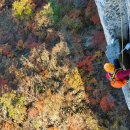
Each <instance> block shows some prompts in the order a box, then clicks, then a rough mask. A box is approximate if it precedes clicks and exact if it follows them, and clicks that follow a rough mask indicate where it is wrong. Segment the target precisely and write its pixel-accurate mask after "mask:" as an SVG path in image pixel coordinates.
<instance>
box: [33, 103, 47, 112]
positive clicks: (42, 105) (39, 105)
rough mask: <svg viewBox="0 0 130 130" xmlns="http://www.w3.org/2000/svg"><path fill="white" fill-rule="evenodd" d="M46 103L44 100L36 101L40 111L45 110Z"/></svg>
mask: <svg viewBox="0 0 130 130" xmlns="http://www.w3.org/2000/svg"><path fill="white" fill-rule="evenodd" d="M44 105H45V103H44V101H43V100H39V101H37V102H36V104H35V107H36V108H37V109H38V111H39V112H43V108H44Z"/></svg>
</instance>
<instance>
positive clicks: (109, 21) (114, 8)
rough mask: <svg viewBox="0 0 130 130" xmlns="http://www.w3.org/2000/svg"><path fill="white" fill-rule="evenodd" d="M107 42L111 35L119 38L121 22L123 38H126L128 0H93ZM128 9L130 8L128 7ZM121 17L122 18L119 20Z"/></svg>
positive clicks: (109, 40)
mask: <svg viewBox="0 0 130 130" xmlns="http://www.w3.org/2000/svg"><path fill="white" fill-rule="evenodd" d="M95 2H96V5H97V8H98V12H99V16H100V20H101V23H102V26H103V29H104V34H105V37H106V41H107V44H109V43H110V42H111V39H112V37H115V38H121V23H122V26H123V28H122V30H123V37H124V40H126V41H127V40H128V27H129V25H128V16H127V14H128V0H95ZM129 10H130V9H129ZM121 19H122V20H121Z"/></svg>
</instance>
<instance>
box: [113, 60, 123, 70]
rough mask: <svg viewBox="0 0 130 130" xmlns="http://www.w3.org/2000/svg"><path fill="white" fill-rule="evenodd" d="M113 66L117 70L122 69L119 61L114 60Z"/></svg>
mask: <svg viewBox="0 0 130 130" xmlns="http://www.w3.org/2000/svg"><path fill="white" fill-rule="evenodd" d="M113 64H114V66H115V69H120V68H121V65H120V62H119V60H118V59H114V61H113Z"/></svg>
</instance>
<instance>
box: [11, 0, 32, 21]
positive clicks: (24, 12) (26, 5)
mask: <svg viewBox="0 0 130 130" xmlns="http://www.w3.org/2000/svg"><path fill="white" fill-rule="evenodd" d="M13 11H14V16H15V17H16V18H18V19H20V20H23V19H26V20H29V19H30V18H31V17H32V15H33V5H32V4H31V1H30V0H20V1H18V0H17V1H15V2H14V3H13Z"/></svg>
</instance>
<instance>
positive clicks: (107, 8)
mask: <svg viewBox="0 0 130 130" xmlns="http://www.w3.org/2000/svg"><path fill="white" fill-rule="evenodd" d="M95 2H96V5H97V8H98V12H99V16H100V19H101V23H102V26H103V29H104V34H105V36H106V41H107V44H108V46H107V51H106V54H107V57H108V60H109V61H110V62H112V61H113V59H115V57H113V56H115V55H114V53H113V52H116V51H118V52H119V47H114V46H113V45H112V44H111V40H112V38H113V37H114V38H118V39H119V40H121V38H122V33H123V41H124V44H125V42H126V41H127V42H128V41H129V38H130V35H129V30H130V0H95ZM114 44H115V45H118V43H117V44H116V43H115V42H114ZM110 46H111V48H113V52H112V49H109V48H110ZM117 57H119V56H118V55H117ZM117 57H116V58H117ZM123 58H124V61H123ZM123 58H122V62H123V65H124V66H125V67H126V68H130V67H128V64H129V63H128V59H130V56H128V54H125V55H124V56H123ZM129 66H130V64H129ZM129 87H130V83H129V82H128V83H127V85H126V86H124V87H122V91H123V93H124V96H125V100H126V103H127V106H128V109H129V110H130V89H129Z"/></svg>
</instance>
